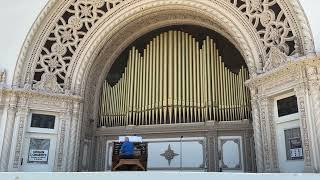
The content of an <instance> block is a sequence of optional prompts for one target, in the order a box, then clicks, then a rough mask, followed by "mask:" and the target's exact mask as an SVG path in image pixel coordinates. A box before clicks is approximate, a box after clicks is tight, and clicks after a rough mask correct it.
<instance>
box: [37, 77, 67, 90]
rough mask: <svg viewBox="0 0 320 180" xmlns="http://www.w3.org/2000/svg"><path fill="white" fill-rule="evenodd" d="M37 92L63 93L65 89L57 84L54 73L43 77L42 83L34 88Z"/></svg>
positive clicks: (38, 83)
mask: <svg viewBox="0 0 320 180" xmlns="http://www.w3.org/2000/svg"><path fill="white" fill-rule="evenodd" d="M33 87H34V88H35V89H36V90H39V91H44V92H52V93H62V92H63V89H62V88H61V87H60V85H59V84H58V82H57V77H56V75H55V74H53V73H46V74H44V75H43V76H42V78H41V81H39V82H37V83H36V84H35V85H34V86H33Z"/></svg>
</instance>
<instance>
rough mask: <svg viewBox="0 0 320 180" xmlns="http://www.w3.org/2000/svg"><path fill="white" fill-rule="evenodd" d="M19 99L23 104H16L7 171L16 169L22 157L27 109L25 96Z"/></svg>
mask: <svg viewBox="0 0 320 180" xmlns="http://www.w3.org/2000/svg"><path fill="white" fill-rule="evenodd" d="M19 101H23V102H22V103H23V104H22V105H19V106H18V110H17V113H16V120H15V126H14V134H13V137H12V145H11V154H10V162H9V171H18V170H19V168H20V167H21V158H22V151H23V144H24V137H25V131H26V128H27V126H28V125H27V122H28V121H27V118H28V113H29V109H28V108H27V106H25V104H24V102H25V101H26V98H25V97H23V98H21V100H19ZM19 103H20V102H19Z"/></svg>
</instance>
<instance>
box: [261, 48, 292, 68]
mask: <svg viewBox="0 0 320 180" xmlns="http://www.w3.org/2000/svg"><path fill="white" fill-rule="evenodd" d="M286 62H287V56H286V54H285V53H283V52H281V51H280V49H279V48H276V47H272V48H271V49H270V55H269V58H268V60H267V62H266V64H265V66H264V68H263V71H264V72H267V71H270V70H272V69H274V68H277V67H280V66H282V65H284V64H286Z"/></svg>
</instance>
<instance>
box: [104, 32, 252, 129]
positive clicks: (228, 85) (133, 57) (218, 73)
mask: <svg viewBox="0 0 320 180" xmlns="http://www.w3.org/2000/svg"><path fill="white" fill-rule="evenodd" d="M222 58H223V57H221V56H220V54H219V50H218V49H217V46H216V43H215V42H214V40H213V39H210V38H209V37H207V38H206V39H205V40H204V41H203V42H202V43H200V42H198V41H197V40H196V39H195V38H193V37H192V35H190V34H188V33H185V32H181V31H169V32H163V33H161V34H160V35H158V36H156V37H154V38H153V39H152V40H151V41H150V42H149V44H148V45H147V46H146V47H145V49H143V51H142V53H140V52H139V51H138V50H137V49H136V48H135V47H132V49H131V50H130V52H129V58H128V62H127V66H126V67H125V70H124V72H123V74H122V77H121V78H120V80H119V81H118V82H117V83H116V84H115V85H110V84H109V83H108V81H107V80H106V81H105V82H104V85H103V89H102V95H101V100H100V103H101V106H100V107H101V108H100V121H99V124H98V126H99V127H101V126H105V127H115V126H127V125H154V124H177V123H196V122H205V121H209V120H210V121H212V120H213V121H235V120H242V119H249V118H250V98H249V97H250V95H249V91H248V89H247V88H246V87H245V85H244V82H245V81H246V80H247V79H248V78H249V73H248V70H247V69H246V68H245V67H241V68H240V71H239V72H236V73H234V72H232V71H231V70H230V69H228V68H227V67H226V66H225V64H224V62H223V59H222Z"/></svg>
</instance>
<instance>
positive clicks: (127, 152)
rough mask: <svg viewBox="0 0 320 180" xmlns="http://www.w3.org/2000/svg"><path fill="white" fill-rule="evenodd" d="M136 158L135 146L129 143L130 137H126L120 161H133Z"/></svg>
mask: <svg viewBox="0 0 320 180" xmlns="http://www.w3.org/2000/svg"><path fill="white" fill-rule="evenodd" d="M133 157H134V144H133V143H132V142H130V141H129V137H125V141H124V142H123V144H122V146H121V149H120V159H132V158H133Z"/></svg>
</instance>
